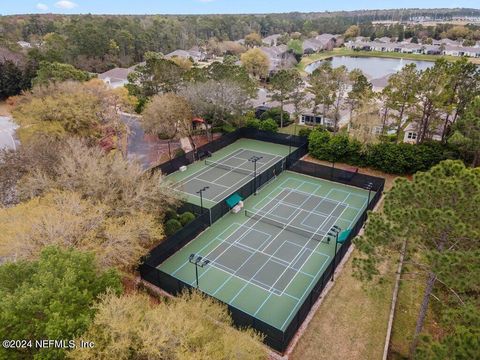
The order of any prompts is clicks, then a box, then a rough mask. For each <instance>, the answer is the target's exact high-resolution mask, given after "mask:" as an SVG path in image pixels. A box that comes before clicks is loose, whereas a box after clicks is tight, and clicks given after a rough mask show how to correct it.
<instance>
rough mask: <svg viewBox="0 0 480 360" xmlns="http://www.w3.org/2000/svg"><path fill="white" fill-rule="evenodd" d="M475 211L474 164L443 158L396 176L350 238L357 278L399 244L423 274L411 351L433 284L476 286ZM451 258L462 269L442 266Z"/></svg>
mask: <svg viewBox="0 0 480 360" xmlns="http://www.w3.org/2000/svg"><path fill="white" fill-rule="evenodd" d="M479 213H480V171H479V169H470V168H466V167H465V166H464V165H463V163H461V162H460V161H452V160H447V161H444V162H442V163H440V164H439V165H436V166H434V167H433V168H432V169H431V170H430V171H428V172H423V173H417V174H416V175H414V178H413V180H412V181H409V180H407V179H404V178H400V179H398V180H396V182H395V184H394V186H393V188H392V190H391V191H390V192H389V193H387V194H386V196H385V203H384V211H383V213H372V214H370V217H369V221H368V223H367V225H366V229H365V234H364V235H363V236H361V237H359V238H357V239H356V241H355V242H356V245H357V246H358V249H359V250H360V253H361V254H362V256H359V257H357V258H356V259H355V260H354V264H355V267H356V275H357V276H358V277H359V278H361V279H363V280H365V279H372V278H373V277H374V276H375V275H377V274H378V270H377V265H378V264H379V263H380V262H381V261H382V260H383V259H384V256H386V255H387V253H391V252H392V251H399V249H405V250H404V252H405V256H406V261H407V263H408V264H409V268H411V269H414V270H415V272H416V273H421V274H423V275H424V276H425V277H426V283H425V290H424V295H423V299H422V302H421V306H420V309H419V313H418V316H417V324H416V328H415V331H414V335H413V341H412V344H411V356H412V357H413V356H414V353H415V350H416V347H417V344H418V341H419V335H420V334H421V332H422V330H423V325H424V322H425V318H426V315H427V309H428V307H429V302H430V298H431V296H432V294H433V293H434V291H435V289H437V288H438V287H440V288H441V287H447V289H448V290H449V291H451V292H453V293H456V294H457V295H458V294H460V295H458V296H460V297H461V293H462V291H463V290H464V289H465V283H466V282H467V283H472V282H474V283H475V282H476V284H477V285H476V289H477V290H478V277H477V276H476V274H478V272H479V269H478V267H479V263H478V259H477V260H473V261H472V259H471V252H472V251H477V253H478V250H479V249H480V222H479V221H478V214H479ZM400 251H402V250H400ZM469 256H470V260H469ZM452 262H455V263H458V264H460V265H464V266H465V267H466V269H463V271H445V269H448V268H450V269H452V266H451V264H452Z"/></svg>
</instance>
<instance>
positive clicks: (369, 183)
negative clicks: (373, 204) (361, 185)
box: [365, 182, 373, 207]
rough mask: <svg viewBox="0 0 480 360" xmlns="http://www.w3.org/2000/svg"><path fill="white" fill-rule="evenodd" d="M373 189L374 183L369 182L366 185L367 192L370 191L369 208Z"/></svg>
mask: <svg viewBox="0 0 480 360" xmlns="http://www.w3.org/2000/svg"><path fill="white" fill-rule="evenodd" d="M372 189H373V183H372V182H368V183H366V184H365V190H368V201H367V207H368V205H370V193H371V192H372Z"/></svg>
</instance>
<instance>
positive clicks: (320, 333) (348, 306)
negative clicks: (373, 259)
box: [290, 250, 397, 360]
mask: <svg viewBox="0 0 480 360" xmlns="http://www.w3.org/2000/svg"><path fill="white" fill-rule="evenodd" d="M355 254H356V250H354V252H353V254H352V256H351V257H350V259H349V260H348V262H347V263H346V266H345V267H344V268H343V269H342V271H341V273H340V274H339V275H338V276H337V278H336V279H335V285H334V286H333V288H332V289H331V290H330V291H329V292H328V294H327V295H326V296H325V299H324V302H323V303H322V304H321V305H320V307H319V309H318V311H317V313H316V314H315V315H314V317H313V319H312V321H311V322H310V324H309V325H308V327H307V330H306V331H305V333H304V334H303V335H302V337H301V338H300V340H299V342H298V344H297V346H296V347H295V349H294V351H293V353H292V355H291V357H290V359H293V360H303V359H339V360H340V359H365V360H366V359H372V360H373V359H375V360H376V359H381V358H382V354H383V347H384V342H385V336H386V331H387V324H388V315H389V311H390V303H391V298H392V292H393V286H394V275H395V274H394V271H395V268H396V266H397V265H396V262H395V261H393V260H392V261H391V262H388V263H386V264H384V267H383V270H384V271H385V272H387V273H388V274H389V275H388V277H387V280H386V281H385V282H383V283H381V284H379V283H371V284H362V283H361V282H360V281H359V280H357V279H355V278H354V277H353V276H352V274H353V268H352V260H353V257H354V255H355Z"/></svg>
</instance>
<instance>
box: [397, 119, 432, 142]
mask: <svg viewBox="0 0 480 360" xmlns="http://www.w3.org/2000/svg"><path fill="white" fill-rule="evenodd" d="M403 131H404V133H405V135H404V137H403V142H406V143H409V144H414V143H416V142H417V139H418V136H419V130H418V124H417V123H413V122H411V123H409V124H408V125H407V126H406V127H405V129H404V130H403ZM427 138H428V139H431V140H435V141H441V140H442V128H441V126H439V127H438V128H436V129H434V130H433V132H432V133H431V134H427Z"/></svg>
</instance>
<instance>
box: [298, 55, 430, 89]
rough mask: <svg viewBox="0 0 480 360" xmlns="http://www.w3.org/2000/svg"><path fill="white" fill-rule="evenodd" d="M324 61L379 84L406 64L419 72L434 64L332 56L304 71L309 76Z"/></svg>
mask: <svg viewBox="0 0 480 360" xmlns="http://www.w3.org/2000/svg"><path fill="white" fill-rule="evenodd" d="M324 61H329V62H331V64H332V67H334V68H336V67H339V66H342V65H344V66H345V67H346V68H347V69H348V71H352V70H353V69H360V70H362V72H363V73H364V74H365V76H366V77H367V78H368V79H369V80H370V81H372V80H377V81H376V82H377V83H381V82H382V81H379V80H381V79H384V80H385V83H386V79H387V78H388V77H389V76H390V75H392V74H394V73H396V72H397V71H399V70H400V69H402V67H404V66H405V65H407V64H412V63H414V64H416V65H417V69H419V70H425V69H427V68H429V67H432V66H433V64H434V63H433V62H432V61H423V60H406V59H390V58H379V57H354V56H334V57H331V58H328V59H325V60H319V61H315V62H313V63H311V64H310V65H308V66H306V67H305V71H306V72H307V73H309V74H310V73H312V72H313V71H314V70H315V69H316V68H318V67H319V66H320V65H321V64H322V63H323V62H324ZM372 82H373V81H372ZM374 85H375V84H374Z"/></svg>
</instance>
